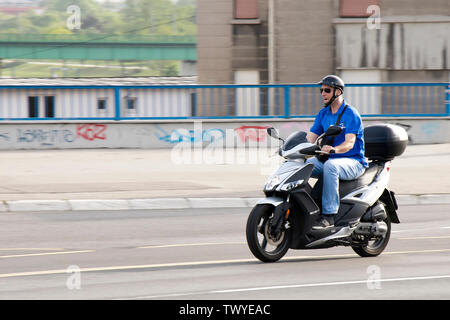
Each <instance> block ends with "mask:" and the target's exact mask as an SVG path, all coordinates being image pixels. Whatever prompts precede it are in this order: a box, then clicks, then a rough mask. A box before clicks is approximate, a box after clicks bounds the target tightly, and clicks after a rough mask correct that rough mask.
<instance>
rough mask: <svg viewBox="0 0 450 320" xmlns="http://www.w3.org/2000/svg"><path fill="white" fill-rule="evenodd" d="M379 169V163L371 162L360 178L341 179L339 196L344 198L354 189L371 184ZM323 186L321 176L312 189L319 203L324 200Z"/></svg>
mask: <svg viewBox="0 0 450 320" xmlns="http://www.w3.org/2000/svg"><path fill="white" fill-rule="evenodd" d="M379 169H380V167H379V165H378V163H376V162H371V163H369V167H368V168H367V169H366V171H365V172H364V173H363V174H362V175H361V176H360V177H359V178H357V179H355V180H341V179H339V197H340V198H343V197H344V196H346V195H347V194H349V193H350V192H352V191H353V190H355V189H358V188H360V187H363V186H367V185H369V184H370V183H371V182H372V181H373V179H374V178H375V176H376V175H377V172H378V170H379ZM322 187H323V177H320V178H319V179H318V180H317V182H316V184H315V185H314V187H313V189H312V191H311V197H312V198H313V199H314V201H315V202H316V203H317V204H320V203H321V202H322Z"/></svg>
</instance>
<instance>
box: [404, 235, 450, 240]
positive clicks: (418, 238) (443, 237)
mask: <svg viewBox="0 0 450 320" xmlns="http://www.w3.org/2000/svg"><path fill="white" fill-rule="evenodd" d="M449 238H450V236H434V237H408V238H398V239H400V240H424V239H449Z"/></svg>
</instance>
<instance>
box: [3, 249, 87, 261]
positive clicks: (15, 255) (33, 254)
mask: <svg viewBox="0 0 450 320" xmlns="http://www.w3.org/2000/svg"><path fill="white" fill-rule="evenodd" d="M88 252H95V250H79V251H58V252H42V253H27V254H13V255H8V256H0V258H2V259H5V258H19V257H36V256H50V255H59V254H74V253H88Z"/></svg>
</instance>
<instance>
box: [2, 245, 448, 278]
mask: <svg viewBox="0 0 450 320" xmlns="http://www.w3.org/2000/svg"><path fill="white" fill-rule="evenodd" d="M437 252H450V249H433V250H417V251H393V252H384V253H383V254H382V255H392V254H411V253H437ZM346 257H354V258H359V256H358V255H357V254H355V253H350V254H336V255H322V256H291V257H284V258H283V259H282V260H281V262H282V261H288V260H302V259H303V260H320V259H327V258H346ZM249 262H253V263H259V260H257V259H256V258H252V259H230V260H206V261H189V262H172V263H161V264H147V265H130V266H112V267H92V268H80V270H79V271H80V272H99V271H121V270H132V269H157V268H171V267H191V266H204V265H219V264H238V263H249ZM65 273H67V270H66V269H56V270H43V271H29V272H16V273H4V274H0V278H13V277H24V276H39V275H55V274H65Z"/></svg>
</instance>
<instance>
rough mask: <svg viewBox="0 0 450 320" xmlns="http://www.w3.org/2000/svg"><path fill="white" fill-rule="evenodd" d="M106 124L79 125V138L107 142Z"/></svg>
mask: <svg viewBox="0 0 450 320" xmlns="http://www.w3.org/2000/svg"><path fill="white" fill-rule="evenodd" d="M106 129H107V125H106V124H78V125H77V138H78V137H79V138H81V139H85V140H88V141H93V140H96V139H99V140H106Z"/></svg>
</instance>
